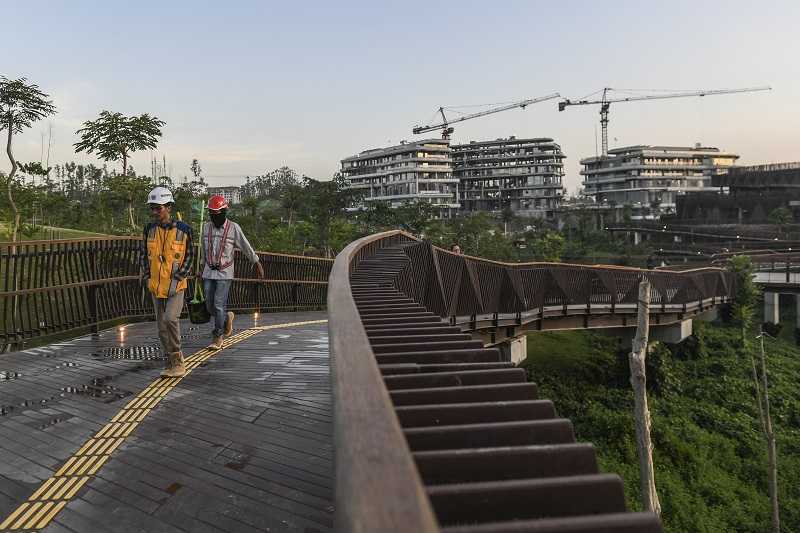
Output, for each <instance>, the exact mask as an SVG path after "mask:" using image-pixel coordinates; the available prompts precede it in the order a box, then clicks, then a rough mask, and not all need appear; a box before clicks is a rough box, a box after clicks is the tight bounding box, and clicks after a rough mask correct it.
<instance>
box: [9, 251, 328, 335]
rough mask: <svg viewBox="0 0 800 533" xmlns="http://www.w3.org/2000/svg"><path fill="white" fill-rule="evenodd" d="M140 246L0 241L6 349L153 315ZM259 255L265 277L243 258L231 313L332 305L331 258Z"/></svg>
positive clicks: (188, 292)
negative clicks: (329, 294) (329, 295)
mask: <svg viewBox="0 0 800 533" xmlns="http://www.w3.org/2000/svg"><path fill="white" fill-rule="evenodd" d="M141 244H142V241H141V238H136V237H101V238H88V239H75V240H58V241H23V242H17V243H0V313H2V314H0V345H2V346H4V347H5V349H13V348H21V347H23V346H25V345H26V343H30V342H31V341H32V340H34V339H36V340H43V339H47V338H50V337H53V336H56V335H68V334H70V333H76V332H79V331H82V330H86V329H87V328H88V329H89V330H91V331H97V329H98V328H100V327H102V325H103V324H109V323H111V322H113V321H117V320H126V319H142V318H149V317H151V316H152V314H153V305H152V301H151V299H150V296H149V294H148V292H147V290H146V289H145V288H144V287H142V285H141V283H140V281H139V280H140V266H139V253H140V248H141ZM258 255H259V257H260V260H261V264H262V266H263V267H264V272H265V274H266V279H265V280H257V279H252V278H253V275H252V274H251V270H250V268H251V267H250V265H249V261H244V260H238V261H236V266H235V272H234V276H235V278H236V281H235V282H234V284H233V286H232V287H231V292H230V297H229V307H230V308H231V309H232V310H239V311H243V310H280V309H286V310H297V309H308V308H320V307H324V306H325V298H326V293H327V280H328V275H329V273H330V269H331V266H332V264H333V261H332V260H329V259H321V258H313V257H301V256H293V255H285V254H272V253H259V254H258ZM193 283H194V278H192V279H190V283H189V289H188V290H187V291H186V292H185V294H186V297H187V299H190V298H191V295H192V293H193V288H194V285H193Z"/></svg>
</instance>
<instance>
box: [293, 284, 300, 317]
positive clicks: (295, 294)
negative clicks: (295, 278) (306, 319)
mask: <svg viewBox="0 0 800 533" xmlns="http://www.w3.org/2000/svg"><path fill="white" fill-rule="evenodd" d="M298 287H299V284H297V283H294V284H292V311H297V289H298Z"/></svg>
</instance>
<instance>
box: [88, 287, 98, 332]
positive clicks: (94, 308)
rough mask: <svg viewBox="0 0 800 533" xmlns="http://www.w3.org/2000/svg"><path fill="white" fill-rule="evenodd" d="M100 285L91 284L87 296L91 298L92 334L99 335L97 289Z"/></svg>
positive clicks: (90, 317)
mask: <svg viewBox="0 0 800 533" xmlns="http://www.w3.org/2000/svg"><path fill="white" fill-rule="evenodd" d="M98 289H99V287H98V286H97V285H89V287H88V289H87V290H88V292H87V296H88V298H89V321H90V324H89V326H90V328H91V332H92V335H95V336H96V335H98V334H99V333H100V325H99V323H98V316H97V290H98Z"/></svg>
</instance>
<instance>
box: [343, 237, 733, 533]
mask: <svg viewBox="0 0 800 533" xmlns="http://www.w3.org/2000/svg"><path fill="white" fill-rule="evenodd" d="M387 248H394V249H397V250H402V253H403V254H405V256H406V258H407V262H406V263H405V265H404V266H402V267H401V268H400V269H399V270H398V271H397V272H396V273H391V272H389V273H386V274H381V275H386V276H389V279H391V284H392V285H393V287H394V288H395V289H398V290H399V291H400V292H401V293H403V294H404V295H406V296H407V297H409V298H410V299H411V300H413V301H415V302H416V303H418V304H420V305H421V306H423V307H424V308H426V309H427V310H428V311H431V312H433V313H434V314H438V315H439V316H440V317H443V318H447V317H450V321H451V323H455V322H456V321H457V320H459V318H463V317H466V320H467V321H468V322H470V323H471V327H470V328H467V329H472V330H475V329H476V328H478V327H479V326H478V325H477V322H478V318H479V316H480V315H486V316H488V317H489V324H490V325H494V327H496V328H500V327H503V322H502V320H501V319H502V316H503V315H507V316H509V317H511V320H512V321H513V323H516V324H523V322H525V321H529V322H535V321H539V322H540V323H541V321H542V320H543V319H545V318H546V317H548V316H550V314H553V313H554V314H570V313H581V314H587V315H588V314H593V313H597V314H613V313H634V312H635V307H636V301H637V298H638V285H639V282H640V281H641V280H642V279H648V280H649V281H650V283H651V286H652V308H651V311H652V313H653V314H656V315H657V314H659V313H677V315H678V316H679V317H682V316H683V314H684V313H688V312H692V311H696V312H699V311H703V310H705V309H708V308H710V307H711V306H713V305H716V304H720V303H723V302H727V301H730V299H731V298H732V296H733V294H734V293H735V287H734V277H733V276H732V274H730V273H728V272H725V271H724V270H722V269H719V268H703V269H698V270H693V271H688V272H680V273H677V272H659V271H648V270H640V269H633V268H624V267H608V266H585V265H566V264H558V263H526V264H509V263H499V262H495V261H489V260H485V259H480V258H475V257H469V256H463V255H454V254H452V253H450V252H448V251H446V250H443V249H440V248H437V247H434V246H431V245H430V244H429V243H427V242H423V241H420V240H418V239H416V238H415V237H413V236H411V235H409V234H406V233H403V232H400V231H390V232H386V233H381V234H377V235H373V236H370V237H365V238H363V239H360V240H358V241H356V242H354V243H351V244H350V245H349V246H348V247H347V248H346V249H345V250H344V251H343V252H342V253H341V254H340V255H339V256H337V258H336V262H335V264H334V267H333V271H332V273H331V278H330V290H329V293H328V312H329V331H330V346H331V369H332V381H333V391H334V400H335V401H334V428H335V429H334V436H335V446H334V447H335V450H336V461H335V462H336V481H335V507H336V520H335V524H336V530H337V531H387V532H391V531H419V532H429V531H438V525H437V524H436V522H435V518H434V517H433V511H432V508H431V504H430V502H429V501H428V499H427V497H426V495H425V489H424V486H423V484H422V482H421V480H420V476H419V473H418V471H417V469H416V467H415V464H414V461H413V459H412V456H411V452H410V450H409V447H408V444H407V441H406V438H405V437H404V434H403V430H402V429H401V426H400V424H399V422H398V419H397V416H396V414H395V411H394V407H393V404H392V401H391V399H390V396H389V394H388V392H387V389H386V385H385V382H384V379H383V377H382V375H381V370H380V369H379V367H378V363H377V361H376V355H375V353H374V352H373V348H372V346H371V344H370V339H369V337H368V335H367V332H366V331H367V330H366V328H365V326H364V325H363V323H362V319H361V316H360V314H359V310H358V308H357V306H356V300H355V298H354V296H353V288H354V287H352V286H351V275H352V274H353V273H354V272H356V271H357V269H358V267H359V264H361V263H362V262H363V261H364V260H368V259H370V258H372V257H374V256H375V255H376V253H378V252H379V251H380V250H381V249H387ZM373 268H374V267H373ZM358 290H360V291H364V290H367V289H365V288H363V287H362V288H358Z"/></svg>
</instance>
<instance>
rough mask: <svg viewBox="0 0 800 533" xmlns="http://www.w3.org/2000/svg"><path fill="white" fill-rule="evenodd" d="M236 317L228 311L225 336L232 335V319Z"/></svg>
mask: <svg viewBox="0 0 800 533" xmlns="http://www.w3.org/2000/svg"><path fill="white" fill-rule="evenodd" d="M235 316H236V315H234V314H233V312H232V311H228V320H226V321H225V336H226V337H230V335H231V333H233V318H234V317H235Z"/></svg>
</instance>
